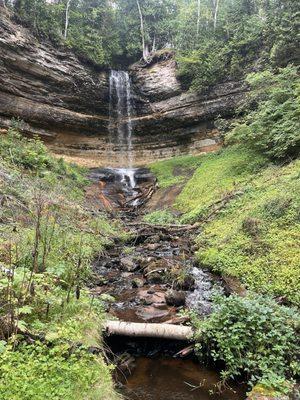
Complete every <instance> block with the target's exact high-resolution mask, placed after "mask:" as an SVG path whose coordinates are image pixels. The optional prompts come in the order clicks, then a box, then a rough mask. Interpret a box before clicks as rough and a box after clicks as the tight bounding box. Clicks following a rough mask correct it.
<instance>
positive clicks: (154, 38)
mask: <svg viewBox="0 0 300 400" xmlns="http://www.w3.org/2000/svg"><path fill="white" fill-rule="evenodd" d="M155 51H156V36H155V34H154V36H153V42H152V50H151V52H152V53H154V52H155Z"/></svg>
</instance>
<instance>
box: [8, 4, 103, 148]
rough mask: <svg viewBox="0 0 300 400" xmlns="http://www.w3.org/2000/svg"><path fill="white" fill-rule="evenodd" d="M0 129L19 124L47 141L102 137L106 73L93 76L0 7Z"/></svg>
mask: <svg viewBox="0 0 300 400" xmlns="http://www.w3.org/2000/svg"><path fill="white" fill-rule="evenodd" d="M0 12H1V17H0V126H2V127H7V126H8V125H9V123H10V120H11V118H13V117H15V118H19V119H21V120H22V121H24V122H23V123H22V130H23V131H24V132H25V133H30V134H33V133H34V134H35V133H37V134H39V135H41V136H42V137H44V138H47V139H48V141H50V142H51V141H56V140H57V141H58V142H59V140H60V139H59V138H60V137H62V138H63V137H64V136H67V135H71V136H76V135H77V136H78V134H84V135H98V134H99V133H100V134H101V133H102V135H105V133H106V131H107V126H108V97H109V95H108V73H106V72H102V73H98V72H95V71H94V70H93V69H92V68H89V67H87V66H85V65H83V64H82V63H81V62H80V61H79V60H78V59H77V58H76V57H75V56H74V55H73V54H72V53H71V52H70V51H67V50H66V49H59V48H55V47H54V46H53V45H51V44H42V43H40V42H38V41H37V40H36V39H35V38H34V36H33V35H32V34H31V33H30V31H29V30H28V29H26V28H24V27H22V26H20V25H17V24H15V23H13V22H12V20H11V19H10V18H9V16H8V14H7V13H5V10H4V9H3V8H1V7H0Z"/></svg>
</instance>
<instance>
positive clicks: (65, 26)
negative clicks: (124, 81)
mask: <svg viewBox="0 0 300 400" xmlns="http://www.w3.org/2000/svg"><path fill="white" fill-rule="evenodd" d="M5 2H6V3H7V5H10V6H11V7H12V8H13V10H14V12H15V14H16V16H17V18H18V19H19V20H20V21H22V23H24V24H26V25H28V26H30V27H31V29H32V30H34V32H35V33H36V34H37V35H38V36H39V37H42V38H50V39H51V40H52V41H54V42H56V43H60V44H66V45H68V46H70V47H71V48H73V49H74V50H75V51H76V52H77V53H78V54H79V55H80V56H81V57H83V58H85V59H88V60H90V61H92V62H93V63H96V64H98V65H101V66H104V65H106V66H108V65H110V66H118V65H126V64H128V63H130V62H135V61H137V60H139V59H140V58H141V56H142V55H143V57H144V60H145V61H146V62H149V60H151V57H152V55H153V53H154V52H155V51H156V50H161V49H166V48H172V49H174V50H175V51H176V52H177V60H178V63H179V75H178V76H179V77H180V79H181V81H182V84H183V85H184V86H185V87H192V88H193V89H196V90H202V89H205V88H207V87H208V86H210V85H212V84H215V83H217V82H219V81H222V80H224V79H225V80H228V79H230V78H235V79H238V78H241V77H243V76H244V75H245V71H248V72H249V70H250V69H253V68H254V70H258V69H262V68H265V67H266V66H272V67H278V66H280V67H284V66H286V65H287V64H288V63H292V62H294V63H296V62H297V61H299V52H298V51H297V47H298V42H297V28H298V18H299V9H298V7H297V2H296V1H293V0H284V1H283V0H271V1H263V0H234V1H231V0H224V1H219V0H214V1H211V0H201V1H200V0H163V1H156V0H116V1H113V2H110V1H108V0H87V1H84V2H80V1H76V0H58V1H55V2H53V1H51V2H47V1H46V0H17V1H15V2H12V1H10V0H5Z"/></svg>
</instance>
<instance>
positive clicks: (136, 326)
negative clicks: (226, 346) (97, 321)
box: [104, 321, 193, 340]
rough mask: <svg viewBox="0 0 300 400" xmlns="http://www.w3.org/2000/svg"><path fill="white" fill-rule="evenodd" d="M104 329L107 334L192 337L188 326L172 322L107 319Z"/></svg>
mask: <svg viewBox="0 0 300 400" xmlns="http://www.w3.org/2000/svg"><path fill="white" fill-rule="evenodd" d="M104 329H105V332H106V334H107V335H108V336H110V335H121V336H133V337H151V338H159V339H174V340H190V339H192V337H193V330H192V328H191V327H190V326H181V325H172V324H154V323H153V324H152V323H139V322H123V321H107V322H106V324H105V326H104Z"/></svg>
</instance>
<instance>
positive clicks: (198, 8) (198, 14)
mask: <svg viewBox="0 0 300 400" xmlns="http://www.w3.org/2000/svg"><path fill="white" fill-rule="evenodd" d="M200 5H201V0H198V3H197V38H198V36H199V31H200Z"/></svg>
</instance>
